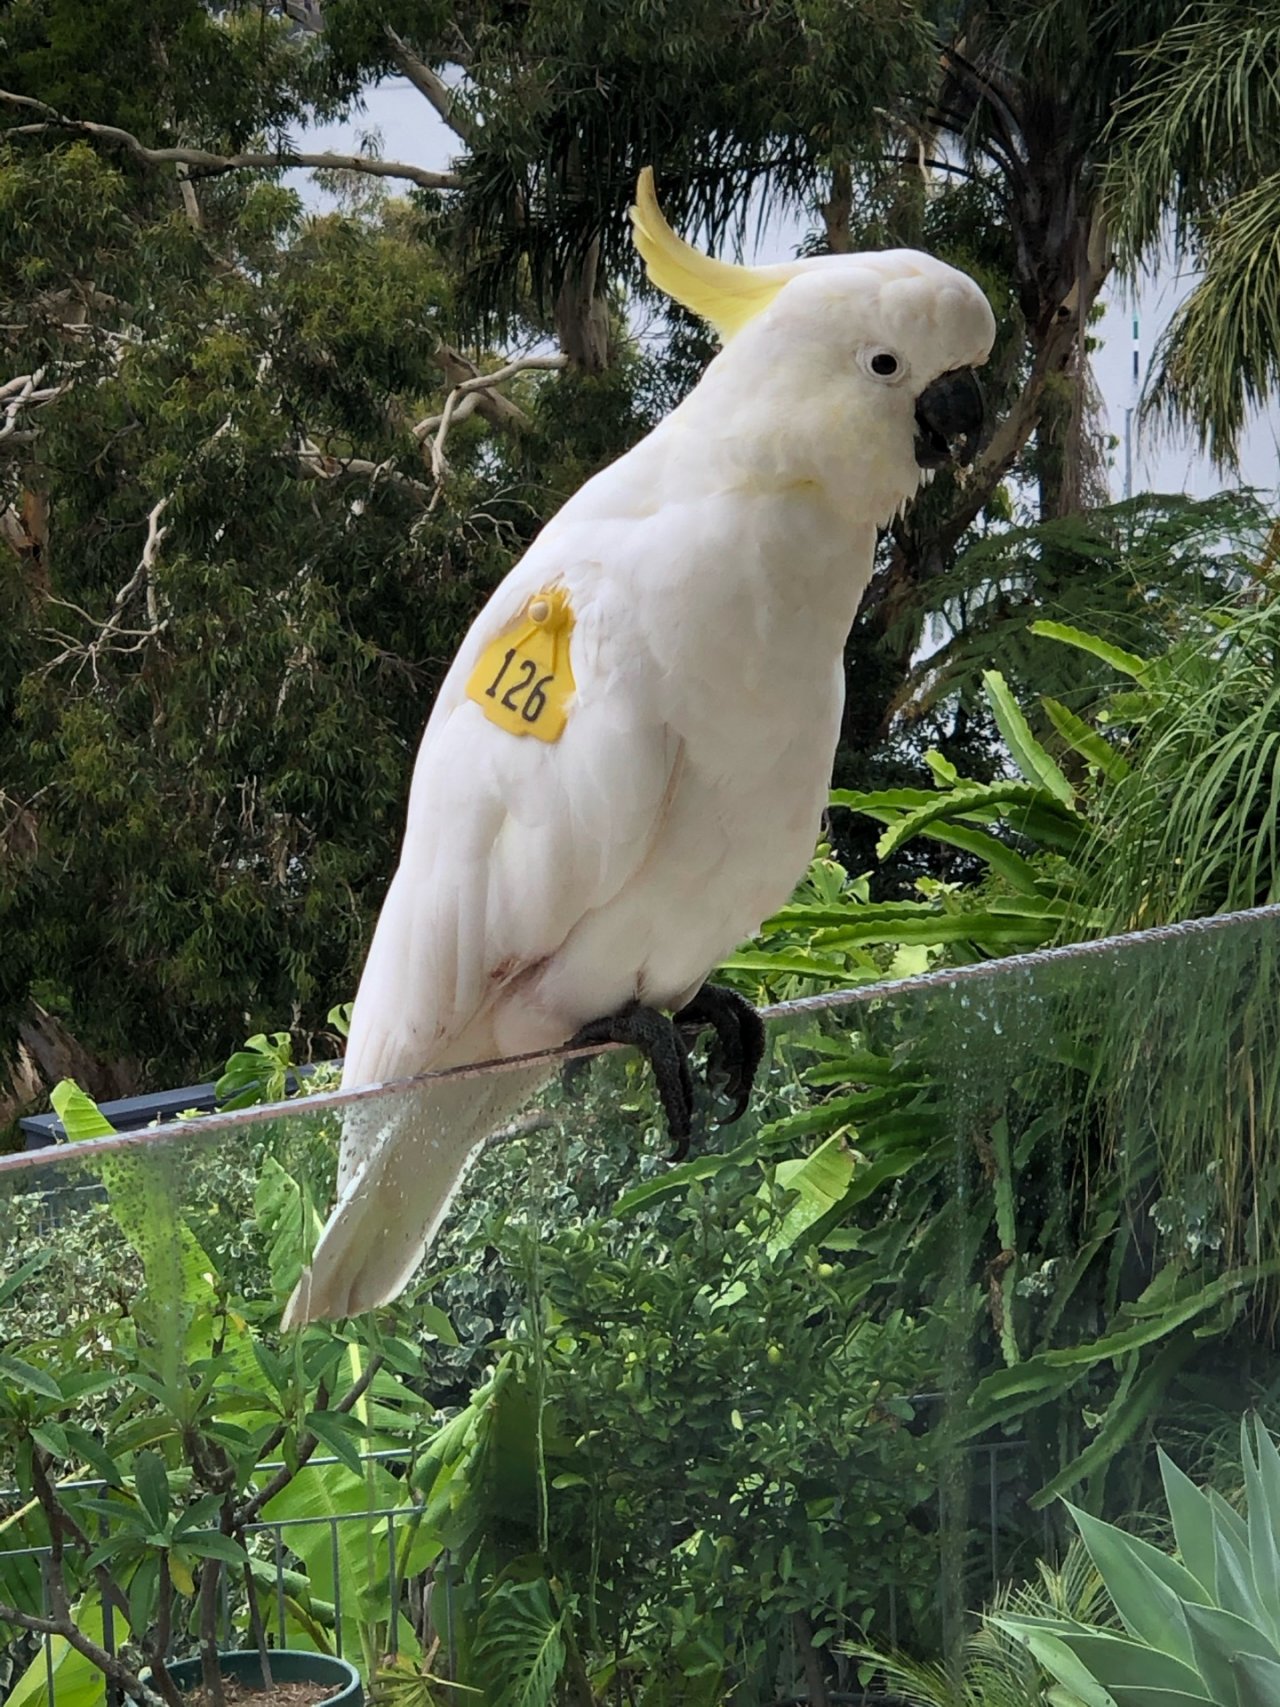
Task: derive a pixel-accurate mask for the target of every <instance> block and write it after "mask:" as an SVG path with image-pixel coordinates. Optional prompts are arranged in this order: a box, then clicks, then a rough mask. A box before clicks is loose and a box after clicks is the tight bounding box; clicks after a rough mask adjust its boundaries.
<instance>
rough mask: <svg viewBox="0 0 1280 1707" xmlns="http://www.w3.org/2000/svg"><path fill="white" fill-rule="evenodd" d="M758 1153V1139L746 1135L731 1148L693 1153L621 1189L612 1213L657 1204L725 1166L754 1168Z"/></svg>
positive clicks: (618, 1213) (707, 1177) (632, 1212)
mask: <svg viewBox="0 0 1280 1707" xmlns="http://www.w3.org/2000/svg"><path fill="white" fill-rule="evenodd" d="M761 1136H763V1133H762V1134H761ZM760 1154H761V1147H760V1142H759V1139H757V1138H749V1139H748V1140H747V1141H746V1143H745V1144H739V1145H738V1147H737V1148H736V1149H734V1150H726V1151H724V1152H722V1153H721V1154H719V1155H714V1154H713V1155H708V1156H695V1157H694V1158H693V1159H692V1160H691V1161H688V1162H680V1163H679V1164H678V1165H677V1166H676V1167H674V1168H668V1169H667V1170H666V1172H665V1173H662V1174H658V1175H657V1176H656V1177H655V1178H653V1179H649V1180H644V1181H642V1182H641V1184H639V1185H636V1186H632V1188H631V1190H630V1191H624V1192H623V1194H622V1196H621V1197H620V1198H619V1199H618V1201H617V1202H616V1203H615V1204H614V1206H613V1213H614V1214H615V1215H619V1216H621V1215H632V1214H634V1213H635V1211H636V1210H637V1209H643V1208H644V1207H645V1206H646V1205H648V1204H653V1203H660V1202H661V1201H662V1199H663V1198H665V1197H678V1196H679V1195H680V1194H681V1193H682V1192H683V1191H684V1190H685V1188H686V1187H687V1186H690V1185H693V1184H694V1183H695V1182H696V1181H698V1180H704V1179H713V1178H714V1177H715V1175H716V1174H718V1173H722V1172H723V1171H724V1169H726V1168H750V1167H754V1166H755V1164H756V1163H757V1162H758V1161H759V1160H760Z"/></svg>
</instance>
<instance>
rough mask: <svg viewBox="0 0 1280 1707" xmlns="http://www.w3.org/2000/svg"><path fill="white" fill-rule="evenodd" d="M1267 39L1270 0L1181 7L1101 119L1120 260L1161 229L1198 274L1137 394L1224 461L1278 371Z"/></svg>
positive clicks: (1272, 97) (1278, 32)
mask: <svg viewBox="0 0 1280 1707" xmlns="http://www.w3.org/2000/svg"><path fill="white" fill-rule="evenodd" d="M1278 46H1280V9H1277V7H1276V6H1275V5H1274V4H1270V5H1261V6H1257V5H1243V4H1239V3H1234V4H1227V5H1221V6H1216V5H1215V6H1202V7H1195V8H1191V9H1188V10H1187V11H1186V12H1185V13H1184V14H1183V15H1182V16H1181V17H1180V18H1179V19H1177V20H1176V22H1173V21H1171V25H1170V27H1169V28H1168V29H1167V30H1166V31H1165V32H1164V33H1163V34H1162V35H1161V36H1160V37H1159V38H1158V39H1157V40H1153V42H1152V43H1151V47H1150V49H1149V51H1148V52H1147V53H1146V54H1145V55H1144V56H1143V60H1142V67H1141V75H1140V76H1139V77H1138V78H1137V80H1136V82H1135V84H1134V87H1133V89H1132V91H1131V92H1130V93H1129V94H1128V96H1127V97H1126V98H1125V99H1124V100H1123V101H1122V102H1121V103H1120V104H1119V106H1118V108H1117V111H1116V113H1115V116H1114V119H1113V121H1112V122H1113V129H1114V130H1115V132H1116V133H1117V135H1119V136H1121V137H1123V138H1124V141H1125V146H1124V147H1123V148H1122V149H1120V150H1119V151H1117V153H1116V154H1115V156H1114V157H1113V159H1112V161H1111V163H1110V172H1109V181H1108V201H1109V211H1110V212H1111V216H1112V219H1113V222H1114V226H1115V229H1116V234H1117V237H1118V238H1119V240H1120V242H1121V243H1122V244H1123V245H1124V247H1125V250H1126V253H1127V258H1128V261H1129V264H1130V266H1131V267H1132V268H1134V269H1136V267H1137V265H1138V264H1139V263H1140V262H1141V260H1143V259H1144V258H1147V257H1149V256H1151V255H1153V254H1156V253H1158V252H1160V251H1161V250H1163V249H1166V248H1168V247H1169V246H1170V236H1172V248H1173V251H1174V255H1175V258H1176V259H1178V260H1182V261H1183V262H1184V264H1185V263H1186V262H1189V263H1190V264H1191V266H1192V267H1194V269H1195V270H1196V271H1198V272H1200V273H1202V275H1203V276H1202V277H1201V279H1200V280H1199V282H1198V283H1197V284H1196V287H1195V289H1194V290H1193V291H1192V292H1191V294H1190V295H1189V296H1188V298H1187V299H1186V301H1185V302H1184V303H1183V304H1182V305H1181V306H1180V307H1179V309H1178V311H1177V313H1176V314H1175V316H1174V318H1173V321H1172V323H1171V325H1170V326H1169V328H1168V330H1167V332H1166V333H1165V335H1164V337H1163V339H1162V341H1161V345H1160V348H1159V350H1158V351H1157V358H1156V364H1155V378H1154V384H1153V386H1152V388H1151V396H1150V400H1149V401H1150V403H1151V404H1152V405H1153V406H1154V407H1155V408H1156V409H1158V410H1159V411H1161V412H1162V413H1164V414H1165V415H1166V417H1173V418H1180V419H1182V420H1185V421H1188V422H1190V423H1191V424H1192V425H1193V426H1194V427H1195V428H1196V429H1197V431H1198V433H1199V436H1200V439H1201V442H1202V443H1203V444H1204V445H1206V446H1207V448H1208V449H1209V450H1210V451H1211V452H1212V454H1213V455H1214V456H1215V458H1216V459H1217V460H1218V461H1219V462H1222V463H1226V464H1230V463H1231V462H1232V460H1233V459H1234V456H1235V451H1236V447H1237V445H1238V443H1239V439H1240V434H1241V432H1242V431H1243V429H1244V426H1245V423H1246V420H1247V419H1248V417H1249V414H1250V413H1251V412H1252V411H1253V410H1255V409H1256V408H1257V407H1258V406H1259V405H1261V404H1263V403H1264V402H1265V401H1266V400H1267V399H1268V398H1269V397H1270V396H1272V395H1273V394H1274V391H1275V387H1276V384H1277V380H1280V367H1277V358H1276V351H1277V349H1278V348H1280V343H1278V341H1277V338H1278V333H1280V326H1278V324H1277V321H1276V318H1275V316H1276V306H1275V305H1276V301H1277V290H1276V283H1277V277H1278V276H1280V275H1278V271H1277V269H1278V268H1280V248H1278V247H1277V244H1276V236H1275V234H1276V228H1277V209H1278V208H1280V148H1278V145H1277V140H1276V139H1277V134H1278V132H1277V118H1278V117H1280V107H1278V105H1277V102H1278V99H1280V95H1278V92H1277V88H1276V83H1275V78H1274V77H1273V76H1272V74H1271V67H1272V65H1273V64H1274V60H1275V55H1276V52H1277V47H1278Z"/></svg>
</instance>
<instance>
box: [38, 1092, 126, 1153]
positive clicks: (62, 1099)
mask: <svg viewBox="0 0 1280 1707" xmlns="http://www.w3.org/2000/svg"><path fill="white" fill-rule="evenodd" d="M49 1102H50V1105H51V1107H52V1108H53V1112H54V1113H55V1114H56V1115H57V1117H58V1119H59V1120H60V1121H61V1122H62V1124H63V1127H64V1128H65V1129H66V1134H67V1138H68V1139H69V1140H70V1142H71V1143H73V1144H80V1143H83V1142H84V1140H85V1139H86V1138H114V1137H115V1136H116V1129H115V1127H114V1126H113V1125H112V1124H111V1122H110V1121H109V1120H108V1119H107V1117H106V1115H105V1114H103V1112H102V1110H101V1109H100V1108H99V1107H98V1105H97V1103H96V1102H94V1100H93V1098H92V1097H91V1096H90V1095H89V1093H88V1092H87V1091H82V1090H81V1089H80V1087H79V1085H78V1084H76V1082H75V1080H74V1079H59V1081H58V1083H57V1084H56V1085H55V1086H54V1087H53V1089H52V1090H51V1091H50V1092H49Z"/></svg>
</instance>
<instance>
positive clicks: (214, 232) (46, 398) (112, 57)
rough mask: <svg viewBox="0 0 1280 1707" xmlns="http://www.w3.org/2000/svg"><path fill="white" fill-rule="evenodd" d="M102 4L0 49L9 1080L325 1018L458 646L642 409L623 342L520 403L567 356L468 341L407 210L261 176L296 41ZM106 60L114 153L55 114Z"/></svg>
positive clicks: (429, 240) (392, 202)
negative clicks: (588, 369) (5, 64)
mask: <svg viewBox="0 0 1280 1707" xmlns="http://www.w3.org/2000/svg"><path fill="white" fill-rule="evenodd" d="M89 12H92V16H89V15H88V13H89ZM117 12H118V13H119V14H120V16H119V18H118V19H116V13H117ZM133 16H134V14H133V10H132V9H131V8H128V7H123V6H119V7H113V6H111V5H104V6H102V7H99V8H96V9H81V8H64V7H62V6H60V5H59V4H56V3H50V4H49V5H48V6H39V7H31V8H27V9H25V11H24V12H23V13H22V15H21V18H20V20H19V22H20V25H21V28H20V29H18V30H16V31H15V33H14V36H13V37H12V38H11V44H10V45H11V47H13V48H14V49H15V51H14V53H13V55H12V64H11V70H13V71H16V73H17V75H16V76H14V77H13V78H12V81H15V82H18V83H20V84H22V85H23V87H22V88H20V89H18V90H15V91H11V96H20V97H21V104H19V105H17V106H16V107H15V106H14V102H13V100H12V99H11V100H10V102H9V110H10V111H11V112H16V114H17V117H18V119H19V123H18V124H17V125H16V126H14V127H13V129H12V131H11V133H10V135H9V137H8V139H7V140H6V142H5V143H4V145H3V152H2V153H0V267H2V269H3V280H4V282H3V284H2V285H0V351H2V352H3V362H4V373H5V381H4V386H3V396H2V397H0V435H2V436H0V541H2V542H3V543H2V545H0V553H2V557H3V576H2V577H0V599H3V609H4V640H3V644H2V646H0V697H2V698H3V702H4V711H5V716H4V719H3V733H0V753H2V757H0V775H3V778H4V794H3V797H2V802H0V805H2V816H0V827H2V833H3V837H4V844H3V845H4V859H3V864H2V865H0V911H2V912H3V915H4V918H5V922H6V930H5V935H6V939H7V940H8V941H9V943H10V944H11V947H10V950H9V952H8V953H7V954H6V957H5V964H4V968H3V972H2V973H0V980H2V988H0V1006H2V1007H3V1012H4V1015H5V1020H6V1032H7V1038H6V1041H5V1043H4V1044H3V1045H0V1047H2V1048H3V1052H4V1053H5V1054H6V1055H7V1056H8V1057H9V1059H10V1061H11V1062H13V1064H14V1071H15V1074H16V1076H17V1078H18V1080H19V1082H20V1088H21V1087H25V1088H26V1089H27V1091H28V1092H29V1093H30V1092H34V1091H35V1090H38V1085H39V1079H40V1078H41V1077H43V1078H44V1079H45V1081H46V1082H47V1081H48V1080H49V1079H50V1078H52V1077H56V1076H57V1075H59V1074H61V1073H63V1072H67V1071H71V1072H74V1073H75V1074H76V1075H77V1076H78V1077H80V1078H81V1079H82V1080H83V1081H84V1082H85V1083H86V1084H87V1085H88V1086H89V1087H90V1088H91V1089H93V1090H94V1091H96V1092H97V1093H98V1094H99V1095H107V1094H113V1093H119V1092H121V1091H124V1090H129V1089H133V1088H136V1086H137V1083H138V1081H139V1080H140V1078H142V1077H143V1076H147V1077H152V1076H154V1075H157V1074H179V1073H180V1074H184V1075H186V1074H190V1073H192V1072H198V1073H204V1072H208V1071H209V1070H210V1069H211V1068H213V1067H215V1066H216V1065H217V1063H218V1062H219V1061H220V1060H221V1059H222V1058H224V1057H225V1055H226V1053H227V1051H228V1049H229V1048H230V1047H231V1046H232V1045H233V1044H234V1043H235V1042H237V1041H238V1040H239V1039H240V1038H241V1037H242V1036H243V1035H244V1030H245V1028H246V1026H248V1027H249V1028H250V1029H254V1028H257V1027H259V1026H265V1025H266V1024H268V1023H269V1022H271V1023H279V1022H280V1021H281V1020H284V1021H285V1022H286V1023H289V1022H290V1021H292V1023H293V1024H294V1025H296V1026H297V1027H298V1028H299V1029H300V1030H301V1031H302V1032H303V1033H304V1034H305V1033H312V1034H316V1033H319V1032H321V1031H322V1030H323V1026H324V1015H325V1014H326V1012H327V1011H328V1009H329V1008H330V1007H331V1006H332V1004H333V1002H334V1001H335V1000H336V999H340V998H342V997H344V996H347V995H349V994H350V993H351V992H352V990H353V988H354V982H355V975H356V971H357V968H358V965H359V961H360V958H361V955H362V951H363V947H364V943H365V940H366V938H367V930H368V925H369V922H370V916H371V914H372V912H373V910H374V909H375V908H376V906H377V903H378V901H379V898H380V896H381V893H382V889H383V887H384V885H385V882H386V880H387V878H388V876H389V874H390V872H391V869H392V867H393V864H394V849H395V844H396V840H397V838H398V834H399V827H400V817H401V812H402V810H403V800H404V797H405V792H406V790H407V786H408V777H409V770H410V760H411V755H412V751H413V748H414V746H415V745H416V742H417V739H418V736H419V733H420V730H421V725H422V722H423V720H424V718H425V715H426V712H427V710H428V709H429V705H430V700H431V697H432V693H433V691H434V688H435V685H436V684H437V682H438V680H439V679H440V676H441V674H442V673H443V669H444V668H445V666H446V665H447V662H448V660H449V657H450V656H451V654H452V651H453V649H454V647H455V646H456V643H457V640H458V637H459V635H460V634H461V632H462V631H463V630H464V629H465V627H466V625H467V623H468V622H469V620H470V618H471V616H472V615H473V614H474V612H475V610H476V609H477V608H478V605H479V604H480V603H481V602H482V601H483V598H484V597H485V596H486V594H487V592H488V590H489V589H490V588H491V587H492V586H493V585H494V584H495V583H496V581H497V580H498V579H499V578H500V577H501V576H502V575H503V574H504V573H505V571H506V569H507V568H508V567H509V566H510V563H511V562H512V560H513V558H514V556H516V555H518V554H519V552H520V551H522V550H523V548H524V546H525V545H526V544H527V543H528V540H529V539H530V538H531V536H532V534H533V532H534V531H535V530H536V528H537V526H538V525H539V524H540V522H541V520H542V519H543V518H544V517H545V515H546V514H548V513H549V512H550V510H551V509H553V508H554V507H556V505H557V504H558V502H559V501H560V500H561V497H562V496H563V494H564V493H565V492H566V491H567V490H569V489H571V488H572V486H573V485H576V484H577V483H579V482H580V480H581V479H582V478H583V477H584V476H585V474H587V473H590V472H591V471H592V470H593V468H594V467H595V466H596V465H597V464H598V462H599V461H600V460H601V459H603V458H604V457H607V456H608V455H610V454H611V453H613V452H614V451H616V449H617V448H618V447H619V445H622V444H625V443H627V442H628V441H629V439H630V438H634V437H635V436H638V434H639V433H640V432H642V431H643V430H644V428H645V426H646V424H647V422H648V421H649V419H650V418H651V417H650V414H649V410H650V408H651V402H650V401H649V400H648V399H647V398H646V396H645V394H644V393H645V386H646V385H647V384H648V379H647V374H648V369H647V367H646V366H645V364H643V363H639V362H633V363H631V364H630V365H626V364H620V365H619V367H618V368H617V370H616V371H615V372H613V373H611V374H610V375H609V376H606V378H605V379H604V380H602V381H601V382H599V384H598V385H596V386H595V387H592V386H591V385H590V384H589V383H588V382H586V381H581V382H578V383H577V384H575V385H572V386H569V387H567V388H566V389H565V391H564V392H563V393H562V394H561V395H560V396H559V397H558V398H557V400H556V402H555V406H554V408H551V407H546V408H545V409H544V405H543V400H542V395H541V394H542V391H543V389H544V387H545V379H546V375H547V371H548V370H554V369H556V368H558V367H560V366H562V365H563V363H562V360H561V358H559V357H558V356H555V355H543V354H539V353H536V352H533V353H531V352H528V351H527V350H526V351H524V352H521V351H519V350H517V351H516V353H515V354H514V356H513V357H512V358H511V359H507V357H506V355H505V353H503V354H498V353H492V352H490V351H487V350H483V349H476V350H475V351H474V356H473V357H469V356H466V355H464V354H463V353H461V352H460V351H459V350H458V349H457V348H456V345H455V343H454V342H453V340H452V337H451V329H452V323H453V306H452V305H453V285H452V279H451V275H450V271H449V267H448V265H447V263H446V261H445V259H444V258H443V257H442V254H441V249H440V245H439V242H438V240H437V236H436V230H435V225H434V220H433V213H432V210H431V209H430V208H429V207H427V206H417V205H414V204H412V203H410V202H407V201H404V200H398V199H391V198H388V197H386V196H383V197H381V198H380V199H379V198H375V199H374V201H373V202H372V203H370V204H369V205H368V206H366V207H364V208H363V209H361V210H357V211H356V212H354V213H352V214H350V215H342V216H339V215H334V216H328V217H324V218H318V219H307V218H305V217H304V216H303V211H302V209H301V207H300V205H299V203H298V201H297V198H296V197H295V196H294V195H292V194H291V193H289V192H287V191H285V190H283V189H282V188H280V187H279V186H278V185H276V184H274V183H272V182H271V181H270V178H271V176H272V174H273V172H274V170H275V156H274V154H273V152H272V150H271V149H270V148H268V150H267V155H268V160H269V164H270V166H271V171H268V170H267V168H265V167H263V166H261V165H260V164H259V163H258V162H259V161H260V160H261V158H262V138H263V134H264V133H267V134H268V136H269V134H270V133H271V131H272V127H274V126H277V125H280V124H283V123H284V121H285V119H292V118H296V117H297V116H299V115H300V114H302V113H303V112H304V111H308V110H314V109H313V108H312V107H311V106H310V105H309V104H308V103H309V102H310V101H311V96H310V94H309V93H308V79H309V77H310V76H311V59H310V50H309V47H308V43H307V40H306V39H305V38H304V39H303V40H302V41H301V42H300V41H299V40H298V39H297V38H296V35H295V34H294V33H293V32H292V31H291V30H289V29H286V28H284V27H282V26H280V25H279V24H278V23H276V22H270V23H269V24H268V25H266V26H265V27H264V26H263V22H262V17H261V15H260V13H259V12H258V11H257V9H256V8H255V9H254V10H253V11H252V13H246V14H244V15H235V14H233V15H232V16H231V18H230V19H229V21H224V22H220V21H217V20H215V19H213V18H212V16H211V15H210V14H208V13H207V12H206V10H205V8H204V7H203V6H200V5H198V4H194V3H192V4H185V3H184V4H177V3H176V0H175V4H174V5H172V6H171V7H169V8H167V9H166V10H165V11H163V12H162V13H157V14H156V16H155V17H154V18H153V19H152V21H151V24H150V25H149V27H148V29H147V30H141V29H135V28H134V27H133V24H132V22H131V20H132V19H133ZM113 20H114V21H115V22H118V23H119V29H118V30H113V29H112V28H111V27H110V26H111V24H112V22H113ZM226 50H229V51H226ZM98 54H101V55H104V56H105V63H107V65H108V67H109V70H110V84H111V87H112V88H113V89H116V90H119V91H122V92H123V93H121V94H119V96H118V97H116V98H113V99H112V100H111V101H107V100H106V99H105V97H104V100H103V103H102V105H101V106H98V107H95V108H94V111H95V112H96V113H100V114H105V117H104V118H102V119H101V121H100V120H99V119H98V118H96V117H95V118H94V119H93V120H92V121H85V122H86V123H89V122H91V123H93V124H98V123H99V122H101V123H103V124H110V125H113V126H117V129H118V130H120V131H127V132H128V135H129V136H130V137H131V138H134V141H136V144H137V145H136V146H135V145H134V142H129V141H121V140H120V137H119V135H116V134H110V135H106V134H104V133H103V132H101V131H88V130H86V128H85V124H84V123H80V122H76V123H72V124H64V123H62V122H61V121H60V120H58V119H55V118H54V117H51V116H49V115H50V112H51V111H52V112H54V113H58V112H61V109H62V105H63V104H64V102H66V101H67V100H68V91H75V90H76V89H77V88H80V87H83V88H84V89H86V90H88V91H89V92H90V93H91V94H92V93H93V92H94V91H95V90H96V87H97V85H96V83H95V80H94V76H93V73H92V57H93V56H94V55H98ZM219 54H222V55H223V56H222V57H219ZM220 79H223V80H222V81H220ZM28 91H32V92H28ZM148 91H150V93H148ZM55 96H56V101H55V100H54V99H52V98H50V97H55ZM32 103H35V104H34V105H33V104H32ZM170 112H181V113H182V120H181V122H180V123H179V122H178V121H177V120H173V121H172V122H170V120H169V119H168V118H167V117H166V116H165V115H166V114H167V113H170ZM33 114H34V115H35V117H34V118H33V117H32V116H31V115H33ZM129 127H135V128H133V129H129ZM139 133H141V134H139ZM175 137H180V138H181V139H182V140H181V141H180V142H179V141H174V140H173V139H174V138H175ZM166 150H177V151H178V152H179V153H180V154H181V155H182V156H183V158H181V159H179V160H178V161H177V162H176V165H177V166H179V167H184V168H185V170H186V176H183V177H180V176H178V174H177V172H176V170H175V160H174V159H173V158H172V157H171V155H170V154H169V153H166V152H165V151H166ZM157 151H159V152H158V153H157ZM237 156H242V157H246V158H247V161H248V163H247V164H246V163H243V161H242V163H241V164H239V165H236V166H234V167H228V168H226V169H224V167H223V165H222V164H216V163H215V164H214V165H210V164H209V163H208V162H209V158H210V157H212V158H213V160H214V161H215V162H222V161H226V160H228V159H232V158H235V157H237ZM284 157H285V158H289V156H288V155H287V154H286V155H285V156H284ZM202 162H203V163H202ZM10 376H12V377H10ZM511 429H518V432H514V431H511ZM495 433H497V434H499V435H500V437H499V439H498V440H495V439H494V438H493V435H494V434H495ZM504 433H505V434H506V435H507V437H506V438H503V437H501V435H503V434H504ZM517 437H518V442H517ZM508 438H509V440H510V442H507V439H508ZM332 1046H333V1045H332V1040H324V1041H322V1042H321V1044H320V1047H321V1048H322V1049H323V1050H324V1051H325V1052H329V1051H331V1049H332ZM24 1056H25V1059H24ZM15 1058H16V1059H15Z"/></svg>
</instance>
